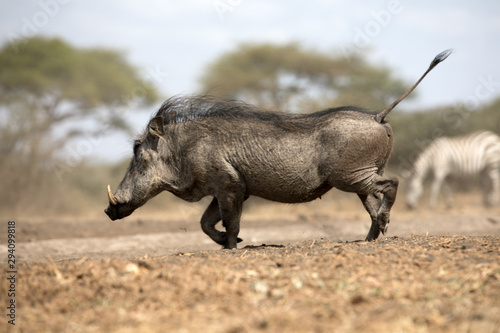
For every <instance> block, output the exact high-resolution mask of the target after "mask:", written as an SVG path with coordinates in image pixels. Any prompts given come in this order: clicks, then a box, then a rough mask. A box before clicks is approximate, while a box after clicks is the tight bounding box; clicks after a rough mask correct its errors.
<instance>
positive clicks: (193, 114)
mask: <svg viewBox="0 0 500 333" xmlns="http://www.w3.org/2000/svg"><path fill="white" fill-rule="evenodd" d="M340 111H356V112H363V113H371V112H370V111H368V110H366V109H363V108H358V107H354V106H342V107H337V108H329V109H325V110H321V111H317V112H313V113H308V114H292V113H287V112H279V111H269V110H266V109H262V108H260V107H257V106H254V105H251V104H247V103H245V102H242V101H238V100H224V99H220V98H218V97H215V96H210V95H191V96H174V97H171V98H169V99H168V100H166V101H165V102H164V103H163V104H162V105H161V107H160V109H159V110H158V111H157V112H156V113H155V114H154V115H153V117H156V116H163V118H164V124H165V125H168V124H178V123H183V122H186V121H190V120H194V119H198V118H205V117H220V118H236V119H238V118H243V119H259V120H263V121H271V122H275V123H276V124H278V125H281V124H285V123H287V122H290V121H293V120H305V119H307V118H309V119H311V118H320V117H322V116H324V115H328V114H330V113H334V112H340ZM313 123H314V122H313ZM295 126H297V124H295ZM284 127H289V126H288V125H284Z"/></svg>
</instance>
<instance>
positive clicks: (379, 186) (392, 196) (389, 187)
mask: <svg viewBox="0 0 500 333" xmlns="http://www.w3.org/2000/svg"><path fill="white" fill-rule="evenodd" d="M377 178H378V179H377V180H376V181H375V187H374V188H375V190H376V192H375V194H368V195H365V194H358V196H359V198H360V199H361V202H362V203H363V206H364V207H365V209H366V211H367V212H368V214H370V218H371V220H372V224H371V227H370V231H369V232H368V235H367V236H366V240H367V241H373V240H375V239H377V238H378V236H379V235H380V233H382V234H385V233H386V231H387V228H388V224H389V222H390V220H389V219H390V212H391V208H392V205H393V204H394V201H396V193H397V191H398V184H399V180H398V179H397V178H383V177H380V176H377ZM379 196H382V198H380V197H379Z"/></svg>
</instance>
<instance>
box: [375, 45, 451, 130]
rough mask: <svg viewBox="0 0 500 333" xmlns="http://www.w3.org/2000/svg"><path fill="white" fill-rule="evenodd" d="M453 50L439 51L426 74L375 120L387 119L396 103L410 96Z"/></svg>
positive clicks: (380, 121)
mask: <svg viewBox="0 0 500 333" xmlns="http://www.w3.org/2000/svg"><path fill="white" fill-rule="evenodd" d="M452 52H453V49H448V50H446V51H443V52H441V53H439V54H438V55H437V56H436V57H435V58H434V60H432V62H431V64H430V66H429V68H427V70H426V71H425V73H424V75H422V76H421V77H420V79H418V81H417V82H416V83H415V84H414V85H413V86H412V87H411V88H410V89H408V91H407V92H405V93H404V94H403V95H402V96H401V97H399V98H398V99H397V100H395V101H394V102H393V103H392V104H391V105H389V106H388V107H387V108H386V109H385V110H383V111H381V112H380V113H378V114H377V115H376V116H375V120H376V121H378V122H379V123H382V122H383V121H384V119H385V117H386V116H387V115H388V114H389V112H391V111H392V109H394V108H395V107H396V105H398V104H399V102H401V101H402V100H403V99H405V97H406V96H408V95H409V94H410V93H411V92H412V91H413V90H414V89H415V88H416V87H417V86H418V84H419V83H420V82H421V81H422V80H423V79H424V77H425V76H426V75H427V73H429V72H430V71H431V70H432V69H433V68H434V67H436V65H437V64H439V63H440V62H441V61H443V60H445V59H446V58H448V56H449V55H450V54H451V53H452Z"/></svg>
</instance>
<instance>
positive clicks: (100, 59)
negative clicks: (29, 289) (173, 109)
mask: <svg viewBox="0 0 500 333" xmlns="http://www.w3.org/2000/svg"><path fill="white" fill-rule="evenodd" d="M0 68H2V70H1V71H0V155H1V156H2V158H1V159H0V173H1V179H3V184H2V185H3V187H4V188H9V189H10V191H8V193H6V192H7V191H3V193H2V194H0V202H2V203H3V204H7V205H8V204H9V203H10V202H12V201H15V202H18V199H20V198H21V197H26V195H27V193H28V194H29V193H30V192H32V190H33V189H34V188H36V187H39V186H40V185H41V182H42V181H43V178H44V177H43V173H44V172H46V171H47V169H50V166H51V165H53V161H54V159H55V158H56V155H57V152H58V151H59V150H60V149H61V148H62V147H63V146H64V145H65V144H66V143H67V142H68V141H69V140H71V139H72V138H76V137H79V136H81V135H83V134H84V133H85V134H86V135H89V134H90V135H92V134H93V133H92V131H90V132H89V128H93V129H94V131H103V130H104V129H105V130H106V131H107V132H109V131H113V130H127V129H128V125H127V123H126V121H125V120H124V119H123V117H121V116H120V112H121V111H123V108H124V107H130V108H138V107H140V106H141V105H148V104H150V103H152V102H153V101H155V100H156V99H157V97H158V96H157V91H156V89H155V87H154V86H153V85H152V84H151V83H149V82H146V81H144V80H142V79H141V77H140V75H139V72H138V69H137V68H135V67H134V66H132V65H131V64H130V63H129V62H128V61H127V60H126V59H125V57H124V56H123V55H122V54H121V53H120V52H118V51H115V50H111V49H104V48H88V49H80V48H75V47H73V46H71V45H69V44H68V43H66V42H64V41H62V40H60V39H57V38H43V37H34V38H30V39H28V40H22V41H19V42H18V43H16V44H15V45H11V44H5V45H4V46H3V47H2V48H1V49H0ZM83 122H85V123H87V127H86V128H85V129H84V128H82V123H83ZM52 171H53V170H52ZM2 196H4V197H2ZM5 196H7V197H5Z"/></svg>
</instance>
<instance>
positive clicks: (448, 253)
mask: <svg viewBox="0 0 500 333" xmlns="http://www.w3.org/2000/svg"><path fill="white" fill-rule="evenodd" d="M499 255H500V237H499V236H485V237H463V236H462V237H437V236H436V237H425V236H414V237H409V238H398V237H392V238H383V239H380V240H379V241H377V242H372V243H365V242H360V243H337V242H332V241H329V240H321V239H315V240H310V241H307V242H301V243H296V244H288V245H287V246H285V247H257V248H247V249H240V250H234V251H201V252H196V253H180V254H178V255H173V256H166V257H155V258H149V257H142V258H137V259H134V260H119V259H111V258H109V259H104V260H87V259H85V258H83V259H80V260H77V261H60V262H53V261H51V260H47V261H37V262H28V263H24V264H22V265H21V266H20V267H19V283H18V300H19V308H18V324H17V325H16V327H15V330H14V331H19V332H47V331H51V332H201V331H203V332H260V331H262V332H333V331H335V332H485V333H488V332H491V333H493V332H498V327H500V263H499V260H498V258H499ZM0 294H1V295H2V296H4V295H5V294H6V290H4V287H3V286H2V290H1V291H0ZM6 326H7V325H6V321H5V320H3V321H2V322H1V323H0V329H1V330H2V331H6V330H5V329H6Z"/></svg>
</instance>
